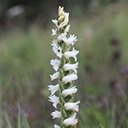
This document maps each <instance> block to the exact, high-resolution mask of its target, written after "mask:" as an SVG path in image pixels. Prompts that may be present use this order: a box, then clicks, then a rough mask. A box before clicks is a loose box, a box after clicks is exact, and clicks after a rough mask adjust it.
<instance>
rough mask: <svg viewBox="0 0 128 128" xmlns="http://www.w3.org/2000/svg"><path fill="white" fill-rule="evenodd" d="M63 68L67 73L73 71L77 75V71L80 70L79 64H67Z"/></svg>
mask: <svg viewBox="0 0 128 128" xmlns="http://www.w3.org/2000/svg"><path fill="white" fill-rule="evenodd" d="M63 68H64V70H65V71H68V70H73V71H74V72H75V73H77V70H76V69H77V68H78V62H77V63H75V64H65V65H64V66H63Z"/></svg>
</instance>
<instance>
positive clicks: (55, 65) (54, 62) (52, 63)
mask: <svg viewBox="0 0 128 128" xmlns="http://www.w3.org/2000/svg"><path fill="white" fill-rule="evenodd" d="M50 64H51V65H52V66H53V69H54V70H55V71H57V70H58V68H59V65H60V60H58V59H52V60H51V61H50Z"/></svg>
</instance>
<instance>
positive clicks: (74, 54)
mask: <svg viewBox="0 0 128 128" xmlns="http://www.w3.org/2000/svg"><path fill="white" fill-rule="evenodd" d="M78 53H79V51H77V50H75V49H74V48H73V50H72V51H66V52H65V53H64V56H65V57H66V58H67V59H69V58H70V57H72V58H74V60H75V61H77V57H76V56H77V54H78Z"/></svg>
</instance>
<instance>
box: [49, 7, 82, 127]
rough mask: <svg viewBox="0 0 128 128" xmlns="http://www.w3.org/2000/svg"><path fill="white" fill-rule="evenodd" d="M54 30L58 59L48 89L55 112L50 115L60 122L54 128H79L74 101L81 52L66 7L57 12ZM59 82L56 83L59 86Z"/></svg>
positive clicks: (77, 103)
mask: <svg viewBox="0 0 128 128" xmlns="http://www.w3.org/2000/svg"><path fill="white" fill-rule="evenodd" d="M52 22H53V23H54V25H55V27H56V28H54V29H52V34H51V35H52V36H53V40H52V44H51V45H52V50H53V52H54V54H55V56H56V57H55V59H52V60H51V61H50V64H51V65H52V67H53V69H54V73H53V75H50V78H51V81H54V84H50V85H49V86H48V90H49V91H50V96H49V101H50V102H51V103H52V105H53V107H54V108H55V109H56V110H55V111H54V112H51V116H52V118H53V119H56V118H57V119H58V121H57V122H56V123H57V124H54V126H53V127H54V128H69V127H72V128H76V127H77V123H78V119H77V113H78V112H79V103H80V101H75V100H74V95H75V93H76V92H77V87H76V86H74V85H73V83H74V81H75V80H77V78H78V76H77V68H78V65H79V63H78V62H77V55H78V53H79V51H77V50H75V48H74V45H75V44H76V42H77V36H75V35H74V34H69V29H70V25H69V13H67V12H65V11H64V7H60V6H59V9H58V19H54V20H52ZM56 82H57V83H56Z"/></svg>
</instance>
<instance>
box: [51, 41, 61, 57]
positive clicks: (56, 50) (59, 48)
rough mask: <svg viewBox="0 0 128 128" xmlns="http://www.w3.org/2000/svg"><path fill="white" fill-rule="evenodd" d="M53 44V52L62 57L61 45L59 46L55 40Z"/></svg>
mask: <svg viewBox="0 0 128 128" xmlns="http://www.w3.org/2000/svg"><path fill="white" fill-rule="evenodd" d="M51 45H52V49H53V52H54V53H55V54H56V55H57V56H58V57H59V58H61V57H62V49H61V47H60V46H58V45H57V43H56V42H55V41H53V42H52V44H51Z"/></svg>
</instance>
